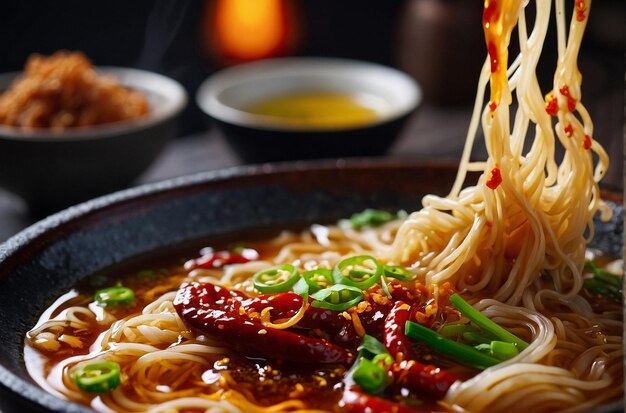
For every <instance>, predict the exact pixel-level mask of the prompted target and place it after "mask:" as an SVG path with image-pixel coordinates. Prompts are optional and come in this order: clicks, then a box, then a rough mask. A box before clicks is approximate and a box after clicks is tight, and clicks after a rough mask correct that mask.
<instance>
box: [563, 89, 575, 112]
mask: <svg viewBox="0 0 626 413" xmlns="http://www.w3.org/2000/svg"><path fill="white" fill-rule="evenodd" d="M559 92H561V94H562V95H563V96H565V97H566V98H567V109H568V110H569V111H570V112H573V111H574V110H575V109H576V99H574V98H573V97H572V96H571V95H570V94H569V87H568V86H567V85H565V86H563V87H561V89H559Z"/></svg>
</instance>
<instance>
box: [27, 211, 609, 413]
mask: <svg viewBox="0 0 626 413" xmlns="http://www.w3.org/2000/svg"><path fill="white" fill-rule="evenodd" d="M400 222H401V221H399V220H392V221H390V222H387V223H384V224H383V225H382V226H380V227H379V228H376V229H373V228H360V229H357V228H354V227H351V228H339V227H336V226H321V225H314V226H312V227H311V228H310V229H309V230H305V231H302V232H292V231H285V232H283V233H281V234H279V235H278V236H274V237H267V238H262V239H259V238H258V236H253V237H251V238H249V239H247V240H239V241H237V242H224V241H217V242H216V243H215V244H213V245H211V248H203V249H201V250H200V253H199V254H198V253H197V252H196V251H197V249H195V250H194V251H193V252H186V253H185V252H183V253H176V254H171V253H170V254H169V255H170V256H172V255H173V257H171V258H162V257H163V256H162V255H161V258H156V256H155V257H149V258H147V259H145V260H141V261H139V262H135V263H130V264H126V265H120V266H118V267H114V268H111V269H108V270H106V271H103V272H102V273H98V274H94V275H92V276H90V277H88V278H87V279H85V280H84V281H82V282H81V283H79V284H78V285H76V287H75V288H74V289H73V290H72V291H70V292H68V294H66V295H65V296H63V297H61V298H60V299H59V300H57V302H56V303H55V304H54V305H53V306H52V307H51V308H50V309H49V310H48V311H46V313H45V314H44V315H43V316H42V318H41V320H40V321H39V323H38V324H37V326H35V328H33V329H32V330H31V332H30V333H29V335H28V337H27V340H26V349H25V355H26V362H27V367H28V368H29V372H30V373H31V375H32V376H33V378H34V379H35V380H36V381H37V382H38V383H39V384H40V385H42V386H43V387H44V388H46V389H47V390H48V391H50V392H52V393H54V394H56V395H59V396H61V397H65V398H68V399H70V400H74V401H77V402H79V403H82V404H85V405H89V406H91V407H92V408H94V409H95V410H97V411H111V410H113V411H129V410H131V407H132V408H133V409H136V411H144V410H150V409H154V411H181V412H183V411H185V412H186V411H190V412H195V411H204V410H205V409H207V408H209V407H215V408H218V409H220V411H221V409H224V410H228V411H255V410H262V409H266V408H267V409H272V411H285V410H287V411H292V410H302V409H304V410H307V409H313V410H321V411H361V410H362V409H363V408H366V407H368V406H370V407H371V406H374V408H377V409H382V410H374V411H397V412H404V411H406V412H409V411H418V412H446V411H452V410H453V409H456V410H463V409H462V407H461V406H456V405H453V404H450V403H449V402H448V401H446V400H445V397H444V396H445V393H446V391H447V389H448V387H449V386H450V385H451V384H453V383H454V382H456V381H459V382H463V381H468V380H470V379H471V378H472V377H475V376H476V375H477V374H478V373H480V372H481V370H483V369H484V368H485V366H479V365H477V364H476V363H474V362H470V363H468V362H462V361H461V362H460V361H459V360H458V359H455V358H454V357H450V356H449V355H446V354H445V353H441V352H439V351H437V350H435V349H434V348H433V347H430V346H429V345H428V344H427V343H426V342H424V341H420V340H413V339H408V338H407V337H406V336H405V331H404V323H405V322H406V321H411V322H413V323H416V324H419V325H421V326H423V327H425V328H427V329H428V330H429V331H433V332H435V331H437V332H438V333H439V334H444V335H445V336H447V337H448V338H450V339H453V340H454V341H455V342H457V343H460V344H461V345H464V346H467V347H468V348H472V347H470V346H474V347H476V344H477V343H476V342H475V341H472V340H475V339H466V338H463V337H462V336H459V335H456V336H455V334H456V333H454V332H452V333H450V331H452V330H455V329H459V328H461V329H463V328H465V329H466V330H467V331H466V333H468V332H469V333H472V332H474V333H479V330H477V329H475V327H472V326H470V324H471V323H467V320H466V319H465V317H464V316H463V315H462V314H461V313H460V312H459V311H458V310H457V309H456V308H455V307H454V306H453V305H452V304H451V302H450V300H451V298H450V296H451V295H452V294H453V293H454V290H453V289H452V287H451V286H450V285H449V284H445V285H443V286H441V287H440V288H438V289H437V290H436V291H435V290H433V289H429V288H426V287H425V286H424V284H423V283H422V280H421V277H419V276H418V275H417V274H416V273H415V272H414V271H412V270H411V269H410V268H408V267H402V266H400V267H395V266H392V264H394V263H393V262H388V261H386V260H384V259H381V260H378V259H377V258H374V257H372V256H370V255H366V254H368V253H371V251H372V247H373V245H375V243H379V242H381V243H386V242H389V241H390V240H391V239H392V238H393V234H394V233H395V231H396V230H397V228H398V225H399V224H400ZM354 223H355V224H356V225H357V227H358V225H359V224H358V221H354ZM359 257H368V258H359ZM355 259H356V261H355ZM370 259H371V262H370V261H369V260H370ZM357 261H358V262H357ZM346 262H347V263H348V265H349V268H348V267H345V263H346ZM596 262H598V263H599V265H605V264H606V263H607V262H609V261H608V260H607V259H606V258H603V257H596ZM383 263H384V264H383ZM285 265H292V266H293V267H289V268H288V269H287V271H286V273H283V272H281V271H282V270H284V268H283V267H284V266H285ZM377 265H382V266H383V268H385V269H389V268H392V269H393V271H392V272H389V273H384V274H386V276H380V275H376V274H375V270H376V268H377V267H376V266H377ZM342 266H343V267H342ZM344 267H345V268H344ZM277 268H278V269H280V270H279V271H274V270H276V269H277ZM337 268H339V269H341V270H340V271H343V274H345V275H346V277H348V278H350V279H351V280H352V281H354V282H355V283H356V284H357V285H360V287H359V289H360V288H362V290H361V293H360V294H362V295H361V296H360V300H358V302H356V303H353V304H351V305H349V306H348V307H346V306H343V307H345V308H342V307H341V303H343V302H346V301H351V300H352V298H351V297H342V295H343V294H350V293H352V291H353V290H350V289H344V290H338V291H340V293H339V294H338V296H337V297H335V299H332V298H331V299H329V300H321V301H324V302H326V303H327V304H328V305H327V308H321V307H315V306H314V304H312V303H313V301H315V300H317V299H320V296H319V294H317V295H316V294H315V293H313V291H314V289H312V288H310V289H309V293H310V294H311V295H310V296H309V297H315V300H313V299H312V298H309V301H311V303H310V304H309V306H307V307H306V308H305V310H304V312H303V313H302V316H301V317H300V318H298V314H299V313H300V310H299V309H300V308H301V305H302V303H303V302H304V301H303V300H302V299H301V297H300V296H299V295H298V294H296V293H294V291H297V287H293V286H292V287H288V288H286V289H285V288H276V287H277V286H280V285H281V283H283V282H285V281H288V279H289V277H290V274H288V273H290V271H291V269H295V270H296V271H297V272H298V275H299V277H302V279H303V278H307V277H308V278H307V279H308V280H313V281H312V282H314V283H316V285H318V287H319V288H320V289H322V290H323V289H324V288H323V287H329V286H332V285H333V284H334V285H335V287H336V286H345V285H347V284H341V283H342V282H345V283H348V284H349V282H348V281H346V280H343V281H339V279H338V278H336V277H338V275H337V274H335V275H334V276H333V277H331V278H328V272H324V271H325V270H326V269H328V270H331V269H332V270H333V271H334V270H335V269H337ZM342 268H343V269H342ZM372 269H373V270H372ZM319 270H321V271H319ZM344 270H346V271H344ZM272 271H274V272H272ZM311 271H313V273H312V274H313V276H310V274H311ZM316 271H317V272H316ZM371 271H374V272H371ZM394 271H395V272H394ZM255 274H256V275H255ZM259 274H261V275H263V274H265V277H260V276H259ZM394 274H395V275H394ZM274 275H275V276H276V277H273V276H274ZM370 275H372V277H375V278H376V282H375V283H371V285H369V286H368V285H367V284H368V282H367V280H368V279H369V276H370ZM394 276H395V277H397V278H394ZM361 283H364V284H361ZM263 285H265V287H263ZM259 288H261V289H266V292H263V291H259ZM276 289H278V290H280V292H267V291H274V290H276ZM103 291H108V293H109V296H106V295H104V298H103ZM124 291H131V292H132V295H133V296H132V297H131V298H129V297H127V296H124V293H123V292H124ZM317 292H318V293H319V289H318V291H317ZM584 294H585V296H588V294H589V292H587V291H585V292H584ZM207 297H210V299H209V298H207ZM594 297H595V298H596V300H595V302H594V310H595V311H596V312H597V313H598V314H607V313H610V314H613V316H612V317H614V318H615V319H616V320H618V319H619V316H620V311H619V310H620V306H619V304H618V303H616V302H614V301H612V300H610V299H608V298H606V297H603V296H600V295H598V296H596V295H594ZM207 300H208V301H207ZM205 305H206V307H204V306H205ZM403 306H406V309H405V310H407V311H406V312H405V313H404V314H403V313H402V312H401V311H402V309H403ZM409 308H410V309H409ZM203 313H204V315H203ZM206 313H211V314H213V315H216V314H217V316H218V318H216V319H214V320H212V319H208V318H202V317H204V316H205V315H206ZM403 317H404V318H403ZM295 318H298V319H297V320H296V321H295V322H293V321H294V319H295ZM198 320H200V322H199V321H198ZM212 321H216V323H213V324H212V323H211V322H212ZM292 322H293V323H292ZM505 324H506V323H505ZM246 325H248V326H249V327H250V328H247V327H246ZM503 325H504V324H503ZM220 326H221V327H220ZM231 327H232V329H231ZM507 328H508V329H509V330H510V331H513V332H515V334H517V335H518V336H519V337H520V338H521V339H523V340H526V341H529V342H530V341H532V334H531V332H530V331H526V330H525V329H524V328H519V327H515V326H514V325H509V326H507ZM251 329H252V330H251ZM446 330H449V331H448V332H446ZM609 330H610V329H609ZM609 330H603V331H599V330H598V331H595V330H594V331H595V333H593V334H605V335H607V337H608V336H610V335H615V334H618V330H619V329H618V328H615V331H609ZM620 331H621V330H620ZM277 332H278V333H277ZM278 334H281V335H278ZM407 334H408V333H407ZM590 334H591V332H590ZM470 335H471V334H470ZM366 336H367V337H370V339H372V340H373V341H374V342H379V343H380V344H381V345H383V346H384V348H383V350H384V351H383V353H384V354H388V355H391V356H392V358H391V359H387V362H388V363H390V364H388V365H386V364H383V365H384V366H386V367H385V368H386V370H384V371H386V373H385V374H386V375H388V378H387V379H386V381H385V383H386V385H384V386H382V387H381V388H380V389H378V390H375V391H372V390H364V389H365V388H366V387H367V380H366V382H365V383H363V382H360V381H359V380H360V379H359V378H358V377H356V376H358V374H357V373H355V372H356V371H358V368H359V365H362V364H363V363H364V362H363V361H362V360H363V359H364V358H369V359H372V360H374V358H372V357H371V356H372V354H369V355H367V356H364V354H368V353H367V351H364V350H363V349H362V348H361V347H362V346H364V345H365V346H367V345H366V344H365V342H366V341H367V339H366V338H365V337H366ZM298 341H300V342H306V345H305V346H300V345H299V344H298V343H297V342H298ZM488 341H489V339H488ZM370 344H371V343H370ZM483 344H485V343H483ZM316 346H321V347H319V348H317V347H316ZM314 347H316V348H314ZM368 348H369V347H368ZM385 348H386V350H385ZM370 349H371V348H370ZM384 354H383V355H384ZM486 354H488V353H486ZM333 357H334V358H333ZM383 358H384V357H383ZM380 359H381V357H379V361H378V363H380ZM359 360H361V362H360V363H359ZM562 362H563V363H565V360H563V361H562ZM102 363H110V365H105V367H106V366H109V367H111V366H113V367H114V368H119V377H118V378H117V379H115V380H113V382H110V381H108V379H106V375H104V376H105V379H104V383H106V384H105V389H102V388H100V387H99V386H100V385H102V383H103V382H98V383H97V385H94V384H93V383H90V382H89V381H88V380H87V381H86V380H85V379H84V377H82V376H81V374H82V373H83V371H84V370H85V369H86V368H88V366H94V365H96V366H98V365H99V366H100V367H102V366H103V364H102ZM478 364H480V362H479V363H478ZM116 366H117V367H116ZM107 368H108V367H107ZM98 374H99V375H96V376H95V380H99V379H102V377H101V376H102V375H103V374H102V371H98ZM89 379H90V380H94V378H93V377H90V378H89ZM81 380H82V381H81ZM356 383H360V384H356ZM109 386H110V387H109ZM168 409H169V410H168Z"/></svg>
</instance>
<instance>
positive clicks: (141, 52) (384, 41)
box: [0, 0, 626, 135]
mask: <svg viewBox="0 0 626 413" xmlns="http://www.w3.org/2000/svg"><path fill="white" fill-rule="evenodd" d="M213 3H214V1H212V0H207V1H198V0H178V1H168V0H156V1H147V0H133V1H120V0H114V1H108V2H92V1H76V0H72V1H34V0H26V1H15V2H5V4H4V7H3V13H2V14H1V15H0V39H4V42H2V50H1V51H0V56H1V57H0V72H6V71H15V70H20V69H21V68H22V67H23V65H24V63H25V61H26V59H27V57H28V56H29V55H30V54H31V53H43V54H50V53H53V52H54V51H56V50H59V49H68V50H80V51H83V52H84V53H85V54H86V55H87V56H88V57H89V58H91V59H92V61H93V62H94V63H95V64H96V65H113V66H130V67H137V68H142V69H148V70H152V71H156V72H159V73H163V74H166V75H168V76H170V77H173V78H175V79H177V80H179V81H180V82H182V83H183V84H184V85H185V87H186V88H187V89H188V92H189V93H190V96H193V94H194V92H195V90H196V88H197V86H198V85H199V84H200V82H201V81H202V80H203V79H204V78H206V76H208V75H209V74H211V73H212V72H214V71H215V70H216V69H218V68H219V67H221V66H224V65H225V62H224V61H220V60H219V58H216V57H215V56H214V55H211V52H210V50H209V51H208V50H207V48H206V47H205V46H204V45H203V44H202V43H201V41H200V39H201V38H202V37H203V36H206V32H210V28H208V27H206V26H207V25H206V23H205V22H206V21H207V19H206V14H207V13H210V12H211V6H212V4H213ZM285 3H286V4H288V5H289V6H290V10H291V15H290V16H291V18H292V19H293V20H294V23H293V24H294V25H295V26H297V29H298V33H297V34H298V36H297V38H298V40H297V42H296V45H295V47H293V48H292V49H291V50H290V51H289V52H288V54H292V55H313V56H337V57H346V58H354V59H361V60H368V61H373V62H378V63H382V64H386V65H390V66H400V68H402V69H403V70H405V71H408V72H409V73H411V74H412V75H414V76H415V77H417V78H418V80H419V81H421V83H422V86H423V87H424V88H425V89H426V90H425V91H426V98H427V103H429V102H430V103H434V104H436V105H439V106H446V105H451V104H452V105H463V104H469V103H470V102H471V101H472V99H473V94H474V87H475V86H474V85H475V84H476V78H477V74H478V71H479V68H480V65H481V64H482V59H483V57H484V44H483V43H482V30H481V27H480V15H481V13H482V4H483V2H482V0H407V1H399V0H396V1H378V2H362V1H357V0H341V1H336V0H301V1H290V0H286V1H285ZM531 3H532V2H531ZM570 3H572V2H571V1H566V5H567V6H568V7H570V6H571V4H570ZM531 8H532V4H531ZM528 15H532V14H531V13H528ZM625 19H626V2H624V1H622V0H596V1H595V2H594V3H593V4H592V10H591V19H590V21H589V25H588V30H587V33H586V38H585V43H584V45H583V49H582V56H581V70H582V72H583V74H584V75H585V83H587V84H588V83H592V86H589V87H587V84H585V83H584V84H583V92H584V93H586V95H585V98H586V99H587V98H588V99H589V100H591V101H593V100H595V99H596V97H597V96H598V95H602V94H607V93H612V91H614V90H620V91H623V90H624V44H625V38H626V34H625V33H624V30H625V29H624V26H625V25H624V21H626V20H625ZM554 36H555V30H551V32H550V35H549V38H548V40H547V41H546V50H545V52H544V58H543V61H545V62H546V64H543V65H540V73H539V77H540V80H541V82H542V86H543V85H544V84H545V85H546V86H549V84H550V81H551V70H553V67H554V66H553V62H554V61H555V59H556V51H555V43H556V42H555V41H554ZM514 42H515V39H514V40H513V42H512V43H513V48H514V47H515V45H514ZM478 48H482V50H481V51H480V52H479V51H478V50H477V49H478ZM548 62H549V63H550V64H547V63H548ZM430 89H434V90H430ZM465 89H467V90H465ZM547 89H549V87H547ZM621 103H622V105H619V106H620V107H618V108H616V110H620V111H621V110H622V108H623V98H622V102H621ZM622 119H623V117H622ZM616 126H619V125H616ZM205 127H206V125H205V124H204V123H202V121H201V117H200V116H199V113H198V111H197V108H195V105H193V104H192V105H191V107H190V108H189V109H188V113H187V114H186V118H185V120H184V122H182V130H181V134H182V135H186V134H189V133H192V132H194V131H198V130H202V129H203V128H205Z"/></svg>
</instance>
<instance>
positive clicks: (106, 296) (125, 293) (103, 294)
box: [95, 287, 135, 307]
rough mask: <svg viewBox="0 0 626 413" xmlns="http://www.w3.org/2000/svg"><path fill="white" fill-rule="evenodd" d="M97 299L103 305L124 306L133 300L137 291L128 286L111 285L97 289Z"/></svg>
mask: <svg viewBox="0 0 626 413" xmlns="http://www.w3.org/2000/svg"><path fill="white" fill-rule="evenodd" d="M95 299H96V301H97V302H98V305H101V306H103V307H123V306H126V305H128V304H130V303H132V302H133V300H134V299H135V293H134V292H133V290H131V289H130V288H126V287H110V288H103V289H101V290H98V291H96V294H95Z"/></svg>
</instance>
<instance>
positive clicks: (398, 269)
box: [383, 265, 415, 281]
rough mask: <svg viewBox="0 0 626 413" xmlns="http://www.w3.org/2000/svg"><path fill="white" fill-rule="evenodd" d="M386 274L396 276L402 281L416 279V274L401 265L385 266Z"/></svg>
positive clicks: (390, 276)
mask: <svg viewBox="0 0 626 413" xmlns="http://www.w3.org/2000/svg"><path fill="white" fill-rule="evenodd" d="M383 271H384V273H385V275H386V276H387V277H389V278H395V279H397V280H400V281H411V280H413V279H415V274H414V273H412V272H411V271H409V270H407V269H406V268H405V267H402V266H400V265H385V266H383Z"/></svg>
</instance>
